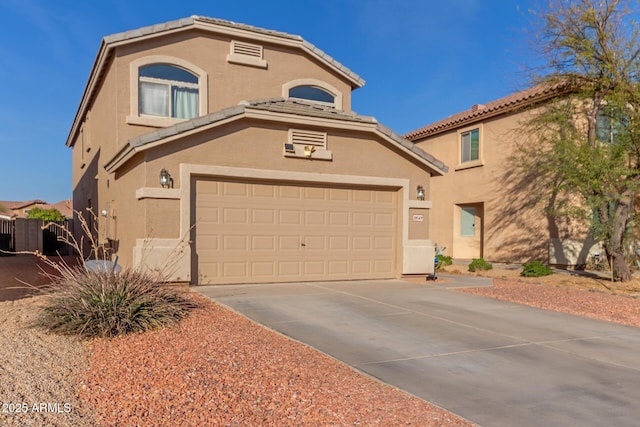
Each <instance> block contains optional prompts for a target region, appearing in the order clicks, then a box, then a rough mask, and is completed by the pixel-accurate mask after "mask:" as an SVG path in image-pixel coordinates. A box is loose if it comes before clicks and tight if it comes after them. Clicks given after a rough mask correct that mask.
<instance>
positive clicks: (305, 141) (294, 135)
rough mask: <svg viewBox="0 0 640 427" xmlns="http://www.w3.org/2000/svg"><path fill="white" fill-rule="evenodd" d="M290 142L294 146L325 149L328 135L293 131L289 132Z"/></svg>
mask: <svg viewBox="0 0 640 427" xmlns="http://www.w3.org/2000/svg"><path fill="white" fill-rule="evenodd" d="M289 141H290V142H291V143H292V144H300V145H313V146H315V147H323V148H324V147H325V146H326V145H327V134H326V133H325V132H313V131H307V130H298V129H291V130H290V131H289Z"/></svg>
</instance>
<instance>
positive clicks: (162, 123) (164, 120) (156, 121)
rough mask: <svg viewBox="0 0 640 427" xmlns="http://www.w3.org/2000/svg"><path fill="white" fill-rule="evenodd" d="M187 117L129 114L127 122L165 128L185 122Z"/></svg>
mask: <svg viewBox="0 0 640 427" xmlns="http://www.w3.org/2000/svg"><path fill="white" fill-rule="evenodd" d="M184 121H186V119H174V118H172V117H149V116H127V124H129V125H139V126H149V127H155V128H164V127H168V126H173V125H176V124H178V123H181V122H184Z"/></svg>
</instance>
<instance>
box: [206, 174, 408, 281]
mask: <svg viewBox="0 0 640 427" xmlns="http://www.w3.org/2000/svg"><path fill="white" fill-rule="evenodd" d="M195 193H196V215H195V216H196V218H197V226H196V233H195V234H196V238H195V252H196V255H197V259H198V277H199V278H200V280H201V283H220V284H222V283H260V282H277V281H299V280H327V279H331V280H339V279H350V278H353V279H366V278H390V277H394V275H395V268H396V267H395V257H396V245H395V242H396V235H397V224H396V221H397V215H396V209H397V206H396V204H397V203H396V201H397V191H392V190H373V189H354V188H323V187H319V186H293V185H279V184H277V183H273V184H269V183H251V182H237V183H234V182H224V181H220V182H217V181H213V180H206V179H203V180H198V181H197V182H196V192H195ZM380 193H382V196H380ZM378 200H382V201H383V203H378V202H377V201H378Z"/></svg>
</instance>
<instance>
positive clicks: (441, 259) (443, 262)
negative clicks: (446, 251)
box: [436, 254, 453, 270]
mask: <svg viewBox="0 0 640 427" xmlns="http://www.w3.org/2000/svg"><path fill="white" fill-rule="evenodd" d="M436 259H437V260H438V264H437V266H436V267H437V268H438V270H439V269H441V268H442V267H446V266H447V265H451V264H453V259H452V258H451V257H450V256H447V255H442V254H439V255H436Z"/></svg>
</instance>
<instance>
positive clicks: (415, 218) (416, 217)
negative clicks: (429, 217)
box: [413, 215, 424, 222]
mask: <svg viewBox="0 0 640 427" xmlns="http://www.w3.org/2000/svg"><path fill="white" fill-rule="evenodd" d="M413 221H414V222H422V221H424V215H413Z"/></svg>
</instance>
